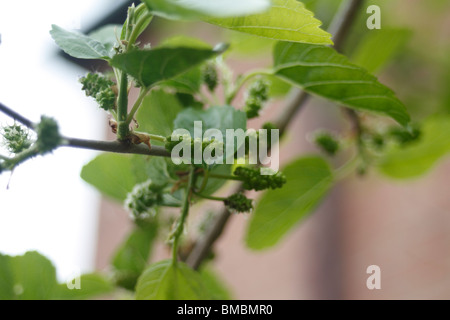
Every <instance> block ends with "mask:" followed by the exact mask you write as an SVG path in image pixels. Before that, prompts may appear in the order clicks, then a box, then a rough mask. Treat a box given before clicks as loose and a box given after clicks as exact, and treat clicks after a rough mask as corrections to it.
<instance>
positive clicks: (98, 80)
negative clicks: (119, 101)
mask: <svg viewBox="0 0 450 320" xmlns="http://www.w3.org/2000/svg"><path fill="white" fill-rule="evenodd" d="M80 83H81V84H82V85H83V87H82V88H81V89H82V90H83V91H84V92H85V93H86V96H88V97H92V98H94V99H95V101H97V103H98V104H99V106H100V108H102V109H104V110H106V111H109V110H114V109H115V105H116V94H115V92H114V90H113V88H112V87H113V86H114V82H112V81H111V80H109V79H108V78H106V77H105V76H103V75H101V74H98V73H88V74H87V75H86V76H85V77H83V78H81V79H80Z"/></svg>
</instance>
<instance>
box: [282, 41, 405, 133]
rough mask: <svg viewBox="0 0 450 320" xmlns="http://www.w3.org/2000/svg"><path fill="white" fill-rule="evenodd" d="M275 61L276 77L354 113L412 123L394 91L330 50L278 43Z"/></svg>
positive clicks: (327, 48)
mask: <svg viewBox="0 0 450 320" xmlns="http://www.w3.org/2000/svg"><path fill="white" fill-rule="evenodd" d="M274 58H275V67H274V68H275V70H274V73H275V75H277V76H279V77H281V78H283V79H286V80H289V81H290V82H292V83H293V84H295V85H298V86H300V87H302V88H303V89H304V90H305V91H307V92H309V93H313V94H317V95H319V96H321V97H324V98H326V99H329V100H332V101H335V102H337V103H339V104H343V105H345V106H347V107H349V108H352V109H356V110H365V111H371V112H377V113H379V114H383V115H386V116H390V117H391V118H393V119H394V120H396V121H397V122H398V123H400V124H401V125H403V126H406V125H407V124H408V123H409V121H410V117H409V114H408V113H407V111H406V108H405V106H404V105H403V103H402V102H401V101H400V100H398V99H397V97H396V96H395V94H394V92H393V91H392V90H390V89H389V88H387V87H386V86H384V85H382V84H381V83H380V82H378V80H377V79H376V78H375V77H374V76H372V75H370V74H369V73H368V72H367V71H366V70H364V69H362V68H360V67H358V66H356V65H353V64H351V63H350V62H349V61H348V59H347V58H346V57H345V56H343V55H341V54H339V53H337V52H336V51H335V50H334V49H332V48H330V47H325V46H316V45H308V44H300V43H286V42H279V43H278V44H277V45H276V46H275V53H274Z"/></svg>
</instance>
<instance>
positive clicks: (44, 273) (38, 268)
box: [0, 251, 57, 300]
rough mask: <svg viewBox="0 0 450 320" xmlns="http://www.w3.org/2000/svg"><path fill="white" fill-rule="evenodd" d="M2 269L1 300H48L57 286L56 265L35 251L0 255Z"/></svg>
mask: <svg viewBox="0 0 450 320" xmlns="http://www.w3.org/2000/svg"><path fill="white" fill-rule="evenodd" d="M0 271H1V274H0V299H1V300H48V299H51V298H52V296H53V294H54V292H55V290H56V288H57V282H56V271H55V267H54V266H53V265H52V263H51V262H50V261H49V260H48V259H47V258H45V257H44V256H42V255H40V254H39V253H37V252H35V251H32V252H27V253H25V254H24V255H23V256H15V257H11V256H6V255H0Z"/></svg>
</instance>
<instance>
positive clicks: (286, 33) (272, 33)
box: [205, 0, 333, 44]
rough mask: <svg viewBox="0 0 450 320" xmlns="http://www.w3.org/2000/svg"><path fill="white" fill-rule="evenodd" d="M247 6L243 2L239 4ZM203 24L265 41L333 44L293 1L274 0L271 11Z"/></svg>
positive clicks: (305, 11) (317, 22) (306, 12)
mask: <svg viewBox="0 0 450 320" xmlns="http://www.w3.org/2000/svg"><path fill="white" fill-rule="evenodd" d="M242 2H246V1H242ZM205 21H206V22H209V23H212V24H216V25H218V26H220V27H223V28H227V29H231V30H235V31H240V32H245V33H250V34H253V35H256V36H261V37H265V38H270V39H275V40H281V41H291V42H304V43H315V44H332V43H333V42H332V41H331V35H330V34H329V33H328V32H325V31H324V30H322V29H320V25H321V24H322V23H321V22H320V21H319V20H317V19H316V18H314V14H313V13H312V12H311V11H309V10H307V9H306V8H305V5H304V4H303V3H301V2H299V1H296V0H273V1H272V7H271V8H270V10H268V11H266V12H264V13H259V14H253V15H248V16H244V17H233V18H208V19H205Z"/></svg>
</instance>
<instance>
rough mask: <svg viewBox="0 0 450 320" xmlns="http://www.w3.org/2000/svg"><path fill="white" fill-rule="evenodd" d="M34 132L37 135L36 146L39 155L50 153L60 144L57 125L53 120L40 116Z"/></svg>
mask: <svg viewBox="0 0 450 320" xmlns="http://www.w3.org/2000/svg"><path fill="white" fill-rule="evenodd" d="M36 132H37V135H38V138H37V141H36V145H37V148H38V150H39V153H40V154H45V153H49V152H52V151H53V150H54V149H56V148H57V147H58V146H59V145H60V143H61V135H60V134H59V127H58V123H57V122H56V121H55V119H53V118H49V117H46V116H42V117H41V122H39V124H38V125H37V128H36Z"/></svg>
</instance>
